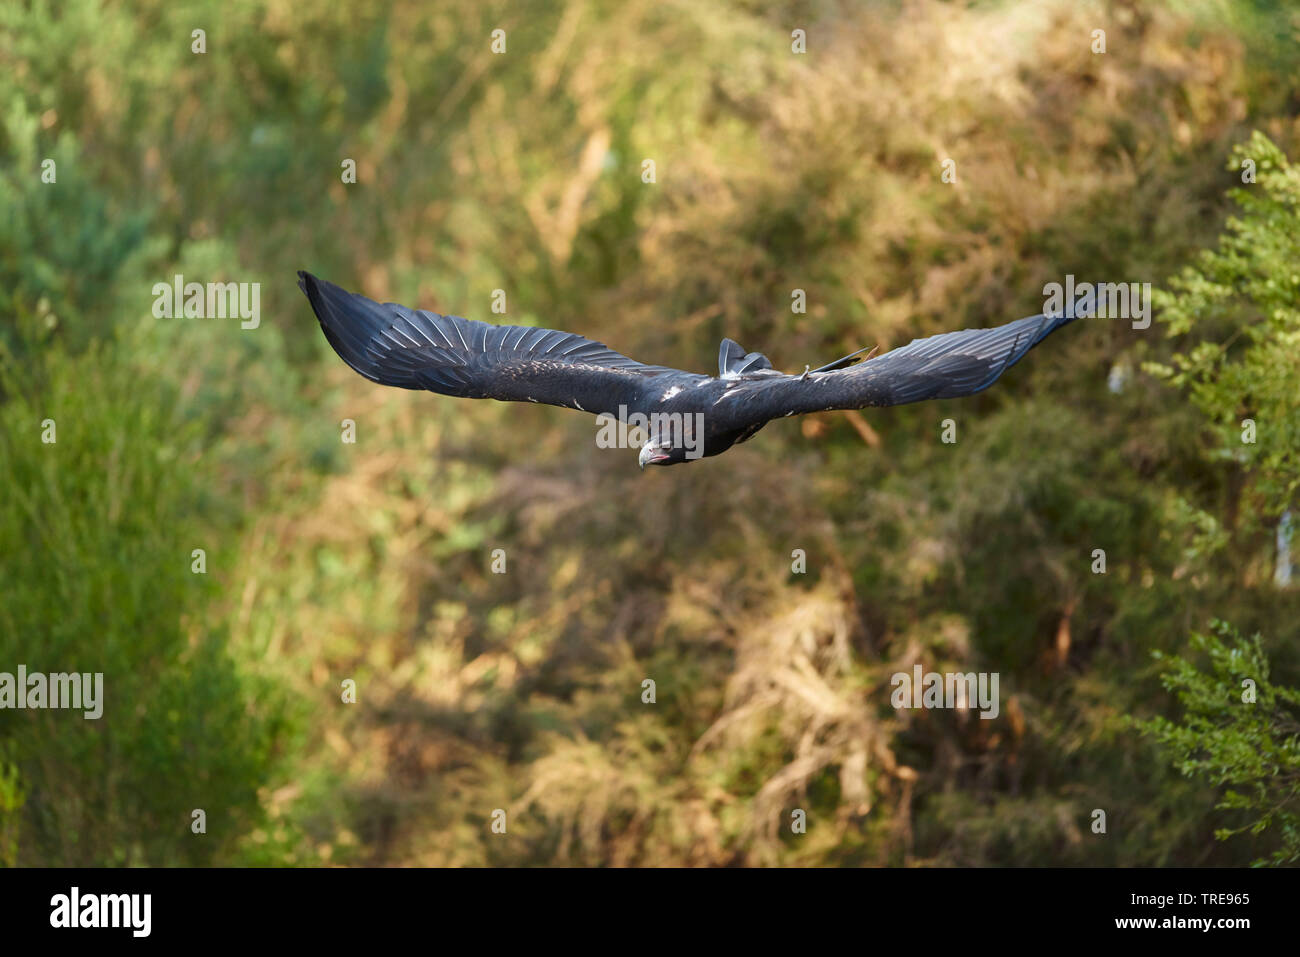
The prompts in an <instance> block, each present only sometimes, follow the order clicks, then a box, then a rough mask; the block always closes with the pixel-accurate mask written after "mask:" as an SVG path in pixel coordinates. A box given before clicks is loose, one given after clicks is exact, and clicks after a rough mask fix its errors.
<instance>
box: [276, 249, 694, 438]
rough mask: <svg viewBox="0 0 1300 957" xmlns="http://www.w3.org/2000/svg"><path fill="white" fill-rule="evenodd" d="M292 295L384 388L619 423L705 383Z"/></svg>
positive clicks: (420, 317)
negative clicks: (680, 388) (681, 386)
mask: <svg viewBox="0 0 1300 957" xmlns="http://www.w3.org/2000/svg"><path fill="white" fill-rule="evenodd" d="M298 285H299V287H300V288H301V289H302V291H303V292H304V293H306V295H307V298H308V300H310V302H311V306H312V309H313V310H315V312H316V318H317V319H319V320H320V325H321V329H322V330H323V331H324V333H325V338H326V339H328V340H329V343H330V345H332V346H333V347H334V351H335V352H337V353H338V354H339V355H340V356H341V357H342V358H343V361H345V362H346V363H347V364H348V365H350V366H351V367H352V368H353V369H355V370H356V371H357V372H359V373H360V374H361V375H363V376H365V377H366V378H367V379H370V380H372V381H374V382H379V383H381V384H383V385H391V386H397V387H399V388H403V389H428V390H429V391H431V392H438V393H441V394H442V395H454V396H460V397H462V398H469V399H500V400H501V401H503V402H543V403H546V404H548V405H558V406H564V407H565V408H570V409H579V410H581V411H583V412H591V413H593V414H596V415H600V414H608V415H618V414H619V411H620V410H619V407H620V406H623V407H624V408H625V409H628V410H637V409H639V408H643V407H644V406H646V405H647V404H648V403H649V402H650V401H654V399H656V398H657V397H658V395H659V394H661V393H662V392H663V390H664V389H666V388H668V387H670V385H671V384H674V383H683V382H686V381H692V380H701V381H703V380H707V378H708V377H707V376H700V375H694V374H692V373H687V372H682V371H680V370H677V369H669V368H665V367H663V366H649V365H644V364H642V363H640V362H637V361H635V360H633V359H629V358H628V357H627V356H624V355H621V354H619V353H617V352H615V351H614V350H613V349H610V348H608V347H607V346H605V345H604V344H602V343H599V342H593V341H592V340H590V339H584V338H583V337H582V336H578V335H574V334H573V333H571V332H559V331H557V330H554V329H539V328H536V327H533V326H494V325H490V324H489V323H486V322H477V321H475V320H472V319H461V318H459V317H458V316H440V315H438V314H437V313H433V312H428V311H425V310H416V309H408V308H406V307H405V306H400V305H398V304H397V303H392V302H386V303H378V302H375V301H373V300H371V299H367V298H366V297H365V296H360V295H357V294H356V293H351V292H348V291H347V290H345V289H342V288H340V287H338V286H336V285H334V284H333V283H330V282H326V281H324V280H323V279H317V278H316V277H315V276H312V275H311V274H309V273H305V272H300V273H299V274H298Z"/></svg>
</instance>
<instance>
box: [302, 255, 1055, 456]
mask: <svg viewBox="0 0 1300 957" xmlns="http://www.w3.org/2000/svg"><path fill="white" fill-rule="evenodd" d="M298 286H299V288H301V289H302V291H303V292H304V293H305V294H306V296H307V299H308V301H309V302H310V303H311V307H312V310H313V311H314V312H315V313H316V318H317V319H318V320H319V321H320V327H321V330H322V331H323V332H324V333H325V338H326V339H327V340H329V344H330V345H331V346H333V347H334V351H335V352H337V353H338V354H339V356H340V357H341V358H342V359H343V361H344V362H346V363H347V364H348V365H349V366H351V367H352V368H353V369H354V370H356V371H357V372H359V373H360V374H361V375H363V376H365V377H366V378H367V379H369V380H370V381H372V382H378V383H379V384H380V385H389V386H396V387H397V388H400V389H427V390H428V391H430V392H437V393H439V394H441V395H450V396H458V397H460V398H464V399H498V400H500V401H502V402H543V403H545V404H547V405H558V406H562V407H564V408H567V409H577V410H578V411H580V412H587V413H590V414H592V415H597V416H608V417H610V418H611V420H612V419H617V420H619V421H622V422H625V423H627V422H629V421H631V422H634V423H636V424H638V425H640V426H641V428H642V434H644V435H645V436H646V438H645V441H644V443H643V444H642V445H641V447H640V448H641V451H640V454H639V456H638V462H639V464H640V466H641V468H642V469H644V468H645V467H646V465H677V464H679V463H683V462H689V461H693V460H694V459H696V458H705V457H708V456H712V455H719V454H721V453H722V452H725V451H727V449H729V448H731V447H732V446H733V445H736V444H738V443H740V442H744V441H746V440H748V439H750V438H752V437H753V436H754V435H755V434H756V433H757V432H758V430H759V429H761V428H762V427H763V426H764V425H766V424H767V423H768V422H770V421H772V420H773V419H780V418H785V417H787V416H791V415H803V414H805V413H808V412H824V411H828V410H831V409H864V408H867V407H872V406H875V407H879V406H891V405H904V404H906V403H909V402H921V401H923V400H925V399H956V398H960V397H962V396H967V395H974V394H975V393H977V392H981V391H983V390H984V389H987V388H988V387H989V386H991V385H992V384H993V383H994V382H996V381H997V380H998V378H999V377H1000V376H1001V375H1002V373H1004V372H1006V371H1007V369H1009V368H1011V367H1012V366H1013V365H1015V364H1016V363H1017V362H1019V361H1020V359H1021V358H1022V357H1023V356H1024V354H1025V353H1026V352H1028V351H1029V350H1030V349H1032V348H1033V347H1034V346H1036V345H1038V343H1040V342H1042V341H1043V339H1045V338H1046V337H1047V336H1048V335H1050V334H1051V333H1052V332H1053V331H1055V330H1056V329H1058V328H1060V327H1061V326H1063V325H1065V324H1066V323H1068V322H1070V321H1072V320H1073V319H1074V318H1075V316H1076V314H1075V313H1074V311H1073V310H1065V311H1063V313H1062V314H1061V315H1043V314H1039V315H1036V316H1029V317H1028V318H1025V319H1017V320H1016V321H1014V322H1009V323H1006V324H1005V325H1001V326H994V327H993V328H989V329H963V330H960V331H958V332H947V333H943V334H941V335H937V336H930V337H928V338H925V339H914V340H912V342H910V343H909V344H908V345H905V346H903V347H901V348H898V349H892V350H890V351H889V352H886V353H883V354H882V355H876V354H875V353H876V350H875V349H871V350H867V349H860V350H858V351H857V352H854V353H850V354H849V355H847V356H844V357H843V358H842V359H837V360H835V361H834V362H831V363H828V364H826V365H823V366H820V367H819V368H816V369H812V368H810V367H809V366H804V371H803V372H802V373H798V374H794V375H790V374H786V373H784V372H779V371H777V370H776V369H774V368H772V363H771V362H770V361H769V360H768V358H767V357H766V356H764V355H762V354H761V353H758V352H746V351H745V349H744V348H743V347H741V346H740V345H739V344H738V343H737V342H735V341H734V340H731V339H723V340H722V345H721V348H720V349H719V350H718V374H717V375H716V376H710V375H703V374H701V373H696V372H684V371H682V370H681V369H671V368H668V367H665V366H654V365H645V364H643V363H640V362H637V361H636V360H635V359H629V358H628V357H627V356H625V355H622V354H620V353H618V352H615V351H614V350H613V349H610V348H609V347H608V346H606V345H605V344H604V343H601V342H596V341H594V340H591V339H586V338H584V337H582V336H579V335H576V334H574V333H572V332H560V331H558V330H555V329H542V328H539V327H536V326H505V325H493V324H491V323H486V322H478V321H477V320H473V319H462V318H460V317H458V316H442V315H438V314H437V313H434V312H429V311H427V310H424V309H410V308H408V307H406V306H401V305H398V304H397V303H394V302H385V303H378V302H375V301H374V300H372V299H367V298H366V297H365V296H362V295H359V294H357V293H353V292H348V291H347V290H345V289H342V288H340V287H339V286H336V285H334V284H333V283H331V282H326V281H325V280H323V279H318V278H316V277H315V276H313V275H311V274H310V273H307V272H299V273H298Z"/></svg>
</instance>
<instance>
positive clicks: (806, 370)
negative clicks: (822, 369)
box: [799, 365, 812, 382]
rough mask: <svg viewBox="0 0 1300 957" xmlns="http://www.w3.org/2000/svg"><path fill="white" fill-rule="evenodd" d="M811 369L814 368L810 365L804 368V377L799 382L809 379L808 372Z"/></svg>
mask: <svg viewBox="0 0 1300 957" xmlns="http://www.w3.org/2000/svg"><path fill="white" fill-rule="evenodd" d="M811 368H812V366H808V365H806V366H804V367H803V375H801V376H800V377H799V381H800V382H802V381H803V380H804V379H806V378H808V370H809V369H811Z"/></svg>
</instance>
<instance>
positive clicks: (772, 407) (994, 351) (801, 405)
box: [737, 315, 1075, 418]
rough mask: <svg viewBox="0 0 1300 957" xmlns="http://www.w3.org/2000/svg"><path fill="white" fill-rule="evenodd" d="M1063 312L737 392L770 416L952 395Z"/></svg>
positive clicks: (981, 380)
mask: <svg viewBox="0 0 1300 957" xmlns="http://www.w3.org/2000/svg"><path fill="white" fill-rule="evenodd" d="M1074 318H1075V317H1074V316H1073V315H1070V316H1059V317H1052V316H1042V315H1039V316H1030V317H1029V318H1027V319H1017V320H1016V321H1015V322H1008V323H1007V324H1006V325H1002V326H995V327H994V328H992V329H963V330H960V331H958V332H947V333H943V334H942V335H937V336H930V337H929V338H926V339H914V340H912V342H910V343H909V344H907V345H905V346H903V347H902V348H900V349H893V350H891V351H889V352H886V353H885V354H884V355H881V356H877V357H876V358H874V359H870V360H868V361H866V362H862V363H860V364H858V365H855V366H851V367H849V368H846V369H839V370H837V371H832V372H825V373H820V374H818V373H812V374H809V375H807V376H784V377H782V378H780V379H768V380H761V379H760V380H756V381H754V382H751V383H746V384H745V386H744V388H745V390H746V392H747V393H748V394H746V395H744V396H743V397H741V396H737V398H740V399H741V401H742V402H744V403H745V404H746V405H748V406H749V407H750V408H751V409H754V408H755V406H761V407H762V409H763V410H764V411H770V412H771V413H772V415H771V418H780V417H782V416H785V415H798V414H801V413H805V412H821V411H826V410H829V409H864V408H867V407H868V406H887V405H904V404H905V403H908V402H920V401H922V400H924V399H955V398H959V397H961V396H967V395H974V394H975V393H976V392H982V391H983V390H984V389H987V388H988V387H989V386H991V385H992V384H993V383H994V382H996V381H997V380H998V378H999V377H1000V376H1001V375H1002V373H1004V372H1006V371H1007V369H1009V368H1011V367H1012V366H1013V365H1015V364H1016V363H1017V362H1019V361H1020V359H1021V358H1022V357H1023V356H1024V355H1025V353H1026V352H1028V351H1029V350H1030V349H1032V348H1033V347H1034V346H1036V345H1037V344H1038V343H1040V342H1042V341H1043V339H1045V338H1046V337H1047V336H1048V335H1049V334H1051V333H1052V332H1053V331H1055V330H1056V329H1058V328H1060V327H1061V326H1063V325H1065V324H1066V323H1068V322H1070V321H1072V320H1073V319H1074Z"/></svg>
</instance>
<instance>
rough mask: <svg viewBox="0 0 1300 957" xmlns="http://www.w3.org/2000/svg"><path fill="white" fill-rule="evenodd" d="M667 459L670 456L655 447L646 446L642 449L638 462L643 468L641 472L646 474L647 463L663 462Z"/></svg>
mask: <svg viewBox="0 0 1300 957" xmlns="http://www.w3.org/2000/svg"><path fill="white" fill-rule="evenodd" d="M666 458H668V456H667V455H665V454H664V453H663V452H661V451H660V450H659V449H657V448H655V447H654V446H653V445H645V446H642V447H641V454H640V455H638V456H637V459H636V461H637V464H638V465H640V466H641V471H643V472H644V471H645V467H646V463H647V462H662V461H663V460H664V459H666Z"/></svg>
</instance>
